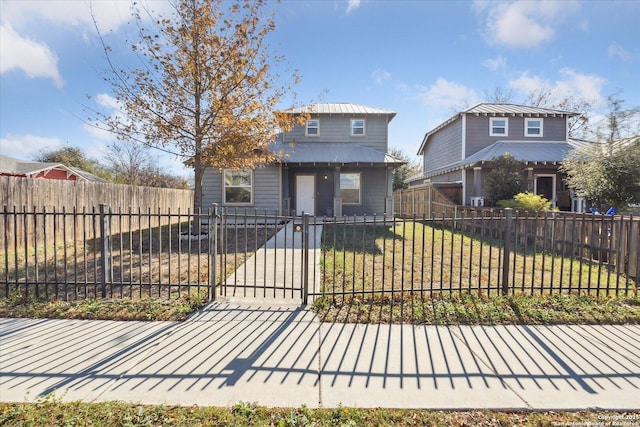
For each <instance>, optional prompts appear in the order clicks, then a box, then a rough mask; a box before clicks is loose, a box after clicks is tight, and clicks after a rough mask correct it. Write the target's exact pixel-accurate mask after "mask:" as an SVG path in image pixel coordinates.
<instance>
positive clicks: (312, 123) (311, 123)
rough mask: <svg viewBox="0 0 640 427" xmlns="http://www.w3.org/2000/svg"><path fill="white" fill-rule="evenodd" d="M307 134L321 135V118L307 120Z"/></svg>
mask: <svg viewBox="0 0 640 427" xmlns="http://www.w3.org/2000/svg"><path fill="white" fill-rule="evenodd" d="M305 136H320V120H319V119H311V120H307V127H306V130H305Z"/></svg>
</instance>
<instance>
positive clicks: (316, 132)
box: [203, 103, 405, 216]
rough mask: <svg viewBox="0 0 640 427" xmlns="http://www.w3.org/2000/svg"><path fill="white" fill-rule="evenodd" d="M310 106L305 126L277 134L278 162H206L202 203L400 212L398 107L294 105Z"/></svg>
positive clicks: (282, 210) (318, 211)
mask: <svg viewBox="0 0 640 427" xmlns="http://www.w3.org/2000/svg"><path fill="white" fill-rule="evenodd" d="M303 112H304V113H307V114H309V115H310V119H309V120H308V121H307V123H306V125H304V126H296V127H294V128H293V129H292V130H291V131H290V132H284V133H281V134H278V135H277V137H276V141H275V143H274V144H273V145H272V149H273V152H277V153H280V152H282V153H283V155H282V157H281V161H280V162H279V163H274V164H269V165H263V166H260V167H256V168H255V169H252V170H225V171H223V172H222V173H220V172H218V171H217V170H215V169H207V170H206V172H205V175H204V180H203V207H207V206H210V205H211V203H214V202H215V203H218V204H220V205H221V206H225V207H238V208H249V209H251V210H254V209H255V210H256V211H258V212H264V211H266V212H269V213H276V212H277V213H278V214H281V215H282V214H293V215H301V214H302V213H309V214H312V215H328V216H342V215H371V214H379V215H382V214H389V215H390V214H392V212H393V191H392V183H393V176H392V174H393V169H395V168H396V167H398V166H400V165H402V164H404V163H405V162H404V161H403V160H400V159H397V158H395V157H393V156H391V155H389V154H388V153H387V151H388V125H389V122H390V121H391V120H392V119H393V118H394V116H395V113H394V112H393V111H389V110H382V109H379V108H373V107H366V106H362V105H355V104H349V103H321V104H313V105H310V106H306V107H301V108H296V109H292V110H289V111H288V113H290V114H301V113H303Z"/></svg>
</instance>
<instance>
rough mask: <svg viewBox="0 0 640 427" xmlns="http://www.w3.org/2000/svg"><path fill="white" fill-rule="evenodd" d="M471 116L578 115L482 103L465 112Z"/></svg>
mask: <svg viewBox="0 0 640 427" xmlns="http://www.w3.org/2000/svg"><path fill="white" fill-rule="evenodd" d="M463 113H469V114H487V115H492V114H506V115H512V114H513V115H529V114H531V115H536V116H537V115H540V116H545V115H556V116H577V115H578V113H573V112H570V111H563V110H555V109H551V108H541V107H529V106H526V105H516V104H491V103H482V104H478V105H474V106H473V107H471V108H469V109H467V110H465V111H463Z"/></svg>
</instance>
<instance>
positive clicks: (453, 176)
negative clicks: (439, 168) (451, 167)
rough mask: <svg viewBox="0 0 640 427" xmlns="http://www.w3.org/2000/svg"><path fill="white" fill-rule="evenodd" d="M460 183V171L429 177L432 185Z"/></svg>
mask: <svg viewBox="0 0 640 427" xmlns="http://www.w3.org/2000/svg"><path fill="white" fill-rule="evenodd" d="M460 181H462V171H460V170H458V171H454V172H449V173H445V174H442V175H438V176H433V177H431V182H433V183H438V182H439V183H443V182H460Z"/></svg>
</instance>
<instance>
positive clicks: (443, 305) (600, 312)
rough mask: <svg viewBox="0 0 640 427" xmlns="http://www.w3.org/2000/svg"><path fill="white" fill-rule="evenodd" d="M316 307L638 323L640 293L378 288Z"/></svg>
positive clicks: (379, 317)
mask: <svg viewBox="0 0 640 427" xmlns="http://www.w3.org/2000/svg"><path fill="white" fill-rule="evenodd" d="M313 307H314V310H315V311H316V312H317V313H318V315H319V317H320V319H321V320H322V321H324V322H348V323H408V324H426V325H508V324H526V325H556V324H594V325H598V324H639V323H640V297H637V296H636V297H629V298H612V297H610V298H607V297H596V296H593V295H575V294H553V295H534V296H531V295H525V294H516V295H509V296H501V295H493V296H490V297H488V296H486V294H482V293H453V294H436V295H434V296H431V297H429V296H427V297H425V296H423V295H415V294H397V295H395V296H394V298H390V297H389V296H381V295H379V294H365V295H358V296H350V297H339V298H331V297H323V298H320V299H318V300H316V301H315V303H314V306H313Z"/></svg>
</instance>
